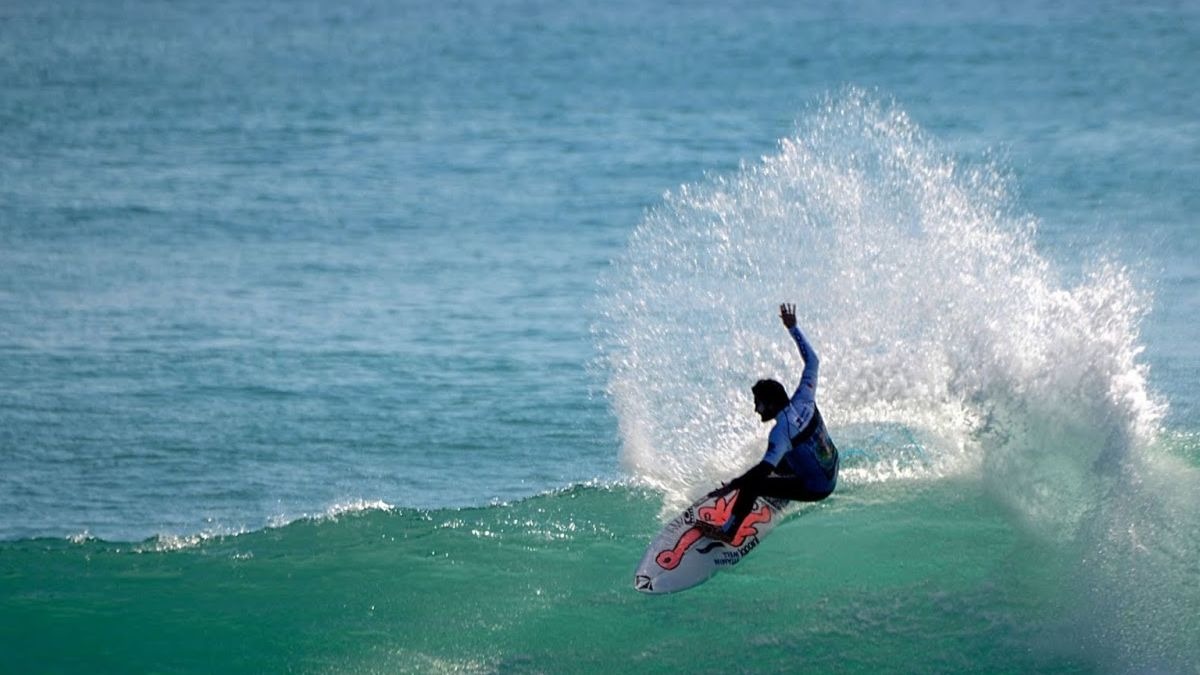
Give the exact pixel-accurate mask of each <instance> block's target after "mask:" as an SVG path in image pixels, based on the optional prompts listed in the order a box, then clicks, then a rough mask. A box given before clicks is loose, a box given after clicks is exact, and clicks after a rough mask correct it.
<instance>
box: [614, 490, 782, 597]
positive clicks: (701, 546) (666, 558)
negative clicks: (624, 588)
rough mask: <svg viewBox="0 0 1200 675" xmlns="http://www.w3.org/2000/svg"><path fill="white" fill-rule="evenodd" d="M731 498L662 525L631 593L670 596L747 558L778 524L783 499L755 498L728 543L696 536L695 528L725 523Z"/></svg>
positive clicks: (707, 500) (703, 504)
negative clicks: (700, 523)
mask: <svg viewBox="0 0 1200 675" xmlns="http://www.w3.org/2000/svg"><path fill="white" fill-rule="evenodd" d="M736 498H737V492H736V491H734V492H731V493H729V494H728V495H725V496H723V497H704V498H703V499H701V500H699V501H697V502H696V503H695V504H692V505H691V506H689V507H688V508H687V509H686V510H685V511H684V512H683V513H681V514H680V515H678V516H676V517H675V518H674V519H672V520H671V521H670V522H669V523H667V524H666V526H664V527H663V529H662V532H659V534H658V536H657V537H655V538H654V540H653V541H652V542H650V546H649V547H648V548H647V549H646V554H645V555H644V556H642V561H641V563H639V564H638V567H637V571H636V572H634V576H633V587H634V588H636V589H637V590H639V591H641V592H642V593H653V594H659V593H674V592H676V591H682V590H685V589H688V588H692V587H693V586H698V585H700V584H702V583H704V582H705V581H708V580H709V578H711V577H712V575H714V574H716V573H717V572H720V571H721V570H723V569H727V568H730V567H733V566H734V565H737V564H738V563H739V562H741V561H742V559H744V558H745V557H746V556H747V555H749V554H750V552H751V551H753V550H754V549H755V547H757V546H758V542H760V541H762V538H763V537H765V536H767V533H768V532H770V531H771V530H772V529H773V528H774V527H775V524H776V523H778V522H779V521H780V520H781V519H782V517H783V508H784V507H785V506H787V504H788V500H786V499H774V498H770V497H759V498H758V499H756V500H755V501H754V510H752V511H751V512H750V515H748V516H746V519H745V520H744V521H742V524H741V526H740V527H739V528H738V531H737V534H736V535H735V536H734V537H733V539H732V540H731V541H730V542H729V543H726V542H723V541H719V540H716V539H712V538H710V537H706V536H704V535H703V534H701V533H700V530H699V529H698V528H697V527H696V523H698V522H700V521H705V522H709V523H713V524H718V525H719V524H721V523H723V522H725V520H726V519H727V518H728V517H729V513H730V511H732V510H733V501H734V499H736Z"/></svg>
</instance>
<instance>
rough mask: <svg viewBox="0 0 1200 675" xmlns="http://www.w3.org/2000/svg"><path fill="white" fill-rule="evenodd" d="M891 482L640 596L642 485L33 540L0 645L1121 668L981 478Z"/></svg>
mask: <svg viewBox="0 0 1200 675" xmlns="http://www.w3.org/2000/svg"><path fill="white" fill-rule="evenodd" d="M889 492H892V493H894V494H889V495H887V496H885V497H881V495H878V494H873V495H872V496H871V497H870V499H871V500H872V502H875V503H867V502H866V501H865V499H864V497H863V496H862V495H858V494H851V495H849V496H846V497H844V498H842V499H838V500H833V501H831V502H830V503H829V504H828V505H826V506H822V507H819V508H816V509H812V510H810V511H805V512H804V513H803V514H801V515H798V516H793V517H792V518H791V519H790V520H789V521H787V522H786V523H785V524H784V525H782V526H781V527H780V528H779V529H778V530H777V531H776V532H775V533H774V534H773V535H772V536H771V538H770V539H768V540H767V541H766V543H764V544H763V545H762V546H761V547H760V549H759V550H758V551H756V552H755V554H754V555H753V556H751V557H749V558H748V559H747V560H746V561H745V562H744V563H743V564H742V565H741V566H739V567H738V568H737V570H736V571H735V572H732V573H726V574H722V575H719V576H718V577H716V578H715V579H714V580H713V581H711V582H710V583H709V584H708V585H706V586H704V587H702V589H701V590H698V591H695V592H691V593H681V594H677V595H673V596H666V597H650V596H643V595H641V594H637V593H634V592H633V591H632V587H631V583H632V572H633V563H636V560H637V559H638V557H639V556H640V553H641V550H642V549H643V547H644V546H645V543H646V541H647V540H648V538H649V537H650V536H651V535H652V534H653V533H654V532H655V531H656V528H657V519H656V510H657V500H656V499H655V498H654V497H653V496H652V495H646V494H644V493H641V492H638V491H630V490H628V489H625V488H574V489H571V490H567V491H565V492H561V493H557V494H554V495H548V496H542V497H536V498H532V499H529V500H526V501H523V502H520V503H517V504H513V505H510V506H503V507H491V508H482V509H465V510H439V511H398V512H387V513H382V512H367V513H357V514H353V515H346V516H343V517H341V518H338V519H337V520H336V521H332V520H326V521H303V522H296V523H292V524H290V525H287V526H285V527H282V528H279V529H277V530H267V531H261V532H255V533H251V534H246V535H241V536H237V537H221V538H216V539H213V540H209V541H206V542H203V543H200V544H198V545H196V546H192V547H188V548H185V549H182V550H175V551H164V552H158V551H155V550H154V548H155V546H156V544H155V542H145V543H143V544H138V545H113V544H106V543H102V542H82V543H75V544H73V543H69V542H62V541H57V540H34V541H28V542H24V543H22V544H19V545H6V546H5V548H4V556H3V575H2V577H0V593H2V597H3V602H4V605H5V610H6V611H5V613H4V617H3V619H2V620H0V635H2V636H3V638H4V640H5V641H6V642H7V643H9V644H13V645H21V649H20V650H19V651H18V652H17V653H16V654H10V657H9V660H8V662H7V665H6V667H8V668H11V669H12V671H13V672H62V671H73V670H125V669H128V668H130V667H132V668H134V669H143V668H144V669H146V670H151V671H157V672H172V671H204V670H207V669H209V668H210V667H211V666H212V665H215V664H220V669H221V670H227V671H231V672H262V671H274V672H278V671H283V670H302V671H306V672H394V671H400V672H439V671H455V670H465V671H468V672H474V671H483V672H494V671H499V672H507V671H518V672H520V671H526V670H533V671H539V672H563V671H572V672H574V671H589V672H602V671H609V670H633V671H641V672H653V671H661V670H663V669H667V670H682V671H694V672H720V671H727V670H728V669H730V668H733V669H735V670H802V671H813V672H816V671H829V670H837V671H842V672H864V673H865V672H878V671H879V670H893V669H897V668H898V669H901V670H942V671H945V670H970V669H974V668H976V667H978V666H979V665H980V664H986V665H987V669H988V670H990V671H996V672H1029V671H1039V672H1081V671H1084V672H1088V671H1095V670H1102V669H1104V666H1105V664H1106V661H1105V660H1103V658H1102V657H1101V655H1099V654H1089V653H1081V652H1080V651H1079V650H1078V649H1077V647H1076V646H1075V645H1074V644H1073V637H1074V636H1073V635H1072V634H1071V632H1070V631H1071V629H1070V628H1069V627H1068V626H1065V625H1063V617H1064V612H1071V611H1079V610H1081V609H1082V608H1080V607H1071V606H1065V607H1064V606H1063V605H1064V603H1067V604H1069V602H1070V600H1069V599H1064V598H1063V597H1061V596H1060V595H1058V594H1057V593H1047V592H1046V591H1047V590H1049V588H1050V587H1053V586H1054V585H1055V584H1056V583H1057V579H1059V578H1060V575H1061V573H1062V572H1063V569H1062V567H1063V566H1064V565H1065V564H1066V561H1064V560H1062V559H1059V558H1057V556H1056V553H1055V550H1054V547H1053V546H1051V545H1048V544H1047V543H1046V542H1040V541H1037V540H1036V539H1033V538H1031V537H1030V536H1028V535H1027V534H1025V533H1022V532H1021V531H1020V530H1019V529H1017V528H1014V527H1013V526H1012V525H1011V524H1010V523H1009V522H1008V521H1007V519H1006V518H1005V517H1004V514H1003V513H1002V512H1001V508H1000V507H999V506H998V505H997V504H996V503H995V502H993V501H991V500H989V499H987V498H986V496H985V495H983V494H982V492H981V489H980V486H979V485H978V484H972V483H969V482H950V483H944V484H936V485H925V486H913V487H910V488H908V489H905V490H893V491H889ZM881 500H882V501H885V503H883V504H881V503H878V502H879V501H881ZM931 551H936V555H930V554H929V552H931ZM798 577H802V578H803V581H801V580H800V579H799V578H798ZM1180 628H1182V627H1180ZM1187 639H1194V635H1192V636H1191V638H1187ZM63 644H71V645H72V648H71V649H69V650H64V649H62V645H63ZM1192 646H1193V647H1194V646H1195V645H1194V643H1193V644H1192ZM901 658H902V659H903V661H904V662H903V663H901V662H900V661H899V660H898V659H901Z"/></svg>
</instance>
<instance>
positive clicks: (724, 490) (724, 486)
mask: <svg viewBox="0 0 1200 675" xmlns="http://www.w3.org/2000/svg"><path fill="white" fill-rule="evenodd" d="M730 492H733V485H730V484H729V483H721V487H719V488H717V489H716V490H713V491H712V492H710V493H708V496H709V497H724V496H725V495H727V494H729V493H730Z"/></svg>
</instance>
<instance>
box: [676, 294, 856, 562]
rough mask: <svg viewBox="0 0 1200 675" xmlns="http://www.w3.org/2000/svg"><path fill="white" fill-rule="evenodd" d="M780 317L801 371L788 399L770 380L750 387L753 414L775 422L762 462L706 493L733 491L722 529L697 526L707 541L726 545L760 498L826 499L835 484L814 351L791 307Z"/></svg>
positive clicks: (834, 458) (833, 451) (718, 494)
mask: <svg viewBox="0 0 1200 675" xmlns="http://www.w3.org/2000/svg"><path fill="white" fill-rule="evenodd" d="M779 318H780V319H782V320H783V325H784V326H785V327H787V330H788V333H790V334H791V336H792V339H793V340H795V341H796V346H797V347H799V349H800V358H802V359H804V372H803V373H802V374H801V375H800V386H799V387H797V388H796V392H795V393H794V394H792V396H791V398H789V397H788V395H787V390H786V389H784V388H783V385H782V384H780V383H779V382H776V381H775V380H770V379H767V380H759V381H758V382H756V383H755V384H754V386H753V387H751V391H752V392H753V393H754V411H755V412H756V413H758V415H759V416H760V417H761V418H762V421H763V422H764V423H765V422H771V421H774V422H775V426H774V427H773V428H772V429H771V433H770V435H769V436H768V437H767V452H766V454H765V455H763V458H762V461H761V462H759V463H758V464H757V465H755V466H754V467H753V468H751V469H750V470H749V471H747V472H746V473H744V474H742V475H741V476H738V477H737V478H734V479H733V480H731V481H729V482H728V483H726V484H724V485H722V486H721V487H719V488H717V489H716V490H713V491H712V492H710V493H709V496H710V497H723V496H725V495H727V494H729V493H730V492H733V491H734V490H737V491H738V495H737V499H736V500H734V504H733V510H732V513H731V515H730V516H729V518H728V519H727V520H726V521H725V523H724V524H722V525H716V524H713V523H707V522H700V523H698V524H697V527H698V528H700V530H701V531H702V532H703V533H704V534H705V535H706V536H709V537H712V538H714V539H720V540H722V541H726V542H728V541H730V540H731V539H733V538H734V536H735V535H736V533H737V531H738V527H740V526H741V524H742V520H743V519H744V518H745V517H746V516H747V515H748V514H749V513H750V511H751V510H752V509H753V508H754V500H755V499H757V498H759V497H778V498H782V499H791V500H795V501H803V502H816V501H820V500H822V499H825V498H826V497H828V496H829V495H830V493H832V492H833V488H834V487H835V486H836V485H837V471H838V453H837V448H836V447H834V445H833V441H831V440H830V439H829V434H828V433H827V432H826V431H825V422H824V420H822V419H821V411H820V410H818V409H817V400H816V396H817V368H818V366H819V364H820V361H819V359H817V353H816V352H815V351H813V348H812V345H811V344H809V342H808V339H807V338H805V337H804V333H803V332H801V330H800V329H799V328H798V327H797V326H796V306H795V305H788V304H786V303H785V304H782V305H780V306H779Z"/></svg>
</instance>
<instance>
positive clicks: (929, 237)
mask: <svg viewBox="0 0 1200 675" xmlns="http://www.w3.org/2000/svg"><path fill="white" fill-rule="evenodd" d="M1037 224H1038V223H1037V220H1036V219H1035V218H1034V217H1032V216H1030V215H1028V214H1025V213H1022V212H1021V210H1020V208H1019V206H1018V204H1017V203H1016V200H1015V198H1014V197H1013V193H1012V190H1011V189H1010V186H1009V180H1008V179H1007V177H1006V176H1005V174H1004V172H1003V170H1002V168H1001V167H998V166H997V165H995V164H994V163H991V162H987V161H980V162H963V161H960V160H956V159H955V158H953V157H951V156H950V154H949V153H948V152H947V151H946V150H944V149H943V148H942V147H940V146H939V144H938V143H937V142H936V141H935V140H934V139H932V138H930V137H929V136H928V135H927V134H925V133H924V132H923V131H922V130H921V129H920V128H919V127H918V126H917V125H916V124H915V123H914V122H913V121H912V120H911V119H910V118H909V117H908V116H907V115H906V113H905V112H904V111H903V110H901V109H900V108H899V107H897V106H895V105H893V104H890V103H887V102H883V101H880V100H877V99H875V98H874V97H872V96H871V95H869V94H866V93H864V92H862V91H859V90H848V91H846V92H844V93H843V94H841V95H839V96H837V97H834V98H830V99H828V100H826V101H825V102H824V103H823V104H822V105H820V106H819V107H817V108H815V109H814V110H813V111H811V113H810V114H808V115H807V116H805V117H804V118H803V119H802V120H801V121H800V122H799V123H798V125H797V129H796V132H795V134H794V135H792V136H790V137H788V138H785V139H783V140H782V141H780V143H779V147H778V152H777V153H776V154H774V155H771V156H767V157H763V158H762V159H761V160H760V161H759V162H757V163H754V164H747V165H743V166H742V168H741V170H740V171H738V172H737V173H736V174H734V175H731V176H719V177H711V178H709V179H708V180H706V181H705V182H704V183H702V184H699V185H687V186H684V187H682V188H680V189H679V190H677V191H676V192H674V193H672V194H669V195H667V196H666V198H665V201H664V203H663V204H662V205H661V206H660V207H658V208H656V209H654V210H652V211H651V212H649V213H648V215H647V216H646V217H645V219H644V220H643V222H642V223H641V224H640V225H639V227H638V228H637V229H636V231H635V232H634V234H633V236H632V237H631V240H630V244H629V247H628V250H627V251H626V252H625V253H624V254H623V256H622V257H621V258H620V259H618V260H617V261H616V262H615V265H614V269H613V272H612V273H611V274H610V276H609V277H608V278H606V279H605V280H604V292H603V296H604V299H603V311H604V316H605V322H604V323H603V324H602V325H601V326H600V333H601V338H602V342H603V344H604V358H605V359H606V361H607V366H608V368H609V369H610V371H611V374H612V375H611V379H610V383H609V393H610V395H611V398H612V400H613V401H614V406H615V409H616V411H617V414H618V417H619V423H620V428H621V433H622V437H623V441H624V444H623V451H622V462H623V464H624V466H625V468H626V469H627V470H628V471H629V472H630V473H631V474H632V475H634V476H635V477H637V478H638V479H639V480H641V481H642V482H644V483H645V484H647V485H650V486H653V487H655V488H657V489H660V490H662V491H664V492H665V493H666V494H667V496H668V499H667V507H666V508H665V511H670V510H673V509H674V508H676V507H677V506H678V505H679V504H681V503H682V502H684V501H686V500H687V499H688V498H689V497H691V496H694V495H695V494H696V493H698V492H701V491H703V490H704V489H707V488H708V487H710V486H711V485H713V484H714V483H716V481H718V480H721V479H725V478H727V477H729V476H731V475H733V474H735V473H737V472H740V471H741V470H743V469H744V468H745V467H747V466H749V465H750V464H752V463H753V462H754V461H756V460H757V459H758V457H759V456H760V455H761V452H762V450H763V443H764V442H765V436H766V433H765V429H763V428H762V427H761V426H760V424H759V422H758V420H757V419H756V417H755V416H754V415H753V414H752V407H753V405H752V399H751V395H750V385H751V384H752V383H753V382H754V381H755V380H757V379H758V378H760V377H774V378H776V379H780V380H781V381H783V382H785V383H788V382H794V381H796V380H797V379H798V377H799V373H800V369H801V361H800V359H799V356H798V355H797V354H796V353H795V349H794V347H793V345H792V343H791V340H790V339H788V337H787V335H786V333H785V332H784V330H783V329H782V328H781V327H780V325H779V321H778V319H777V318H776V317H775V316H774V312H775V309H774V308H775V307H776V306H777V304H778V303H779V302H782V301H794V302H796V303H797V306H798V315H799V317H800V321H801V324H802V326H803V327H804V329H805V330H806V332H807V333H808V335H809V336H810V338H811V339H812V341H813V343H814V346H815V348H816V349H817V351H818V353H819V354H820V356H821V359H822V361H821V364H822V373H821V381H820V385H819V389H818V401H819V402H820V404H821V405H822V412H823V413H824V415H825V418H826V421H827V423H828V424H829V425H830V427H831V429H832V430H833V432H834V436H835V439H836V440H837V441H838V442H839V445H840V446H841V447H843V448H845V449H847V450H849V452H847V453H846V455H847V460H846V464H845V469H844V471H843V474H842V475H843V482H842V485H843V487H842V490H843V491H850V492H856V491H860V490H862V491H867V490H868V487H867V486H868V485H870V484H875V483H882V482H889V481H895V480H902V481H903V480H914V479H920V480H931V479H938V478H948V477H953V476H961V477H967V478H970V479H973V480H974V479H978V480H979V481H980V482H981V483H982V485H984V486H985V487H986V489H987V490H988V491H989V493H990V495H991V496H992V497H994V498H996V499H997V501H999V502H1000V503H1003V504H1005V505H1006V508H1007V509H1008V510H1009V512H1010V513H1011V514H1012V517H1013V518H1014V520H1015V521H1016V522H1019V523H1020V524H1021V526H1022V527H1025V528H1027V529H1028V530H1029V531H1030V532H1032V533H1034V534H1035V535H1036V536H1038V537H1040V538H1042V539H1044V540H1045V541H1047V542H1062V543H1060V544H1056V545H1055V546H1056V548H1055V551H1056V555H1058V556H1065V557H1068V558H1073V559H1074V560H1075V561H1076V568H1075V569H1072V571H1071V573H1070V576H1071V577H1072V579H1073V580H1074V581H1073V582H1072V585H1073V586H1075V588H1074V592H1075V593H1077V595H1078V597H1077V598H1076V599H1075V602H1077V606H1078V607H1079V608H1080V609H1079V615H1080V617H1083V616H1088V617H1095V616H1099V617H1100V618H1099V619H1098V621H1099V624H1095V623H1094V621H1093V619H1092V618H1087V619H1082V618H1081V619H1080V622H1081V623H1086V624H1089V625H1088V627H1087V628H1085V629H1083V633H1085V634H1086V635H1087V636H1088V637H1089V639H1091V640H1092V641H1093V644H1094V645H1095V646H1096V648H1097V649H1100V648H1102V647H1103V648H1104V649H1105V650H1108V649H1112V650H1115V652H1116V653H1117V654H1118V655H1119V656H1121V657H1122V658H1128V659H1130V662H1131V663H1144V662H1146V661H1147V660H1150V661H1153V659H1154V658H1158V657H1163V655H1164V654H1169V653H1172V652H1171V650H1170V649H1167V650H1162V649H1158V650H1155V649H1154V648H1153V647H1147V642H1148V638H1149V637H1150V636H1152V635H1154V634H1155V630H1156V629H1153V628H1151V626H1152V625H1154V624H1155V623H1157V622H1154V621H1150V619H1149V617H1150V616H1159V618H1168V617H1169V618H1173V619H1175V621H1174V622H1173V623H1172V625H1181V622H1182V625H1186V623H1187V619H1186V617H1187V616H1188V615H1189V612H1190V611H1191V610H1190V609H1189V608H1191V609H1194V608H1195V607H1196V606H1197V605H1196V597H1195V596H1196V593H1195V592H1194V590H1193V591H1189V592H1188V593H1185V594H1183V595H1184V596H1186V597H1180V594H1179V593H1177V592H1176V591H1175V590H1173V589H1175V588H1177V587H1178V585H1179V584H1185V585H1186V584H1187V583H1188V582H1187V579H1188V574H1189V573H1191V571H1192V569H1193V567H1194V566H1192V565H1191V564H1185V563H1183V562H1182V561H1181V560H1180V559H1179V555H1180V553H1181V551H1182V550H1183V549H1185V548H1187V547H1188V546H1191V547H1193V548H1194V545H1195V542H1197V541H1200V537H1198V536H1197V534H1198V533H1197V526H1196V525H1195V523H1196V522H1197V520H1198V519H1197V517H1196V516H1197V515H1198V514H1200V508H1197V502H1196V499H1195V498H1194V497H1191V496H1189V494H1190V493H1189V490H1188V489H1186V487H1185V486H1186V483H1185V482H1183V481H1184V480H1185V479H1183V478H1180V475H1184V476H1191V479H1192V480H1194V478H1195V471H1194V469H1189V468H1186V466H1177V464H1178V462H1176V461H1175V460H1167V459H1164V458H1163V457H1161V455H1160V454H1158V453H1153V452H1149V451H1148V450H1147V448H1150V447H1152V446H1155V445H1156V444H1157V443H1158V441H1159V438H1160V435H1161V420H1162V419H1163V415H1164V412H1165V403H1164V402H1163V401H1161V400H1160V399H1159V398H1158V397H1157V396H1156V395H1155V394H1154V393H1153V392H1152V391H1151V389H1150V388H1149V386H1148V383H1147V369H1146V366H1145V365H1144V364H1143V363H1142V362H1141V361H1140V360H1139V354H1140V352H1141V350H1142V347H1141V344H1140V342H1139V332H1138V331H1139V324H1140V322H1141V320H1142V318H1143V317H1144V315H1145V314H1146V312H1147V310H1148V307H1149V298H1148V296H1147V295H1146V294H1145V293H1143V292H1141V291H1139V290H1138V288H1136V287H1135V284H1134V283H1133V279H1132V277H1131V275H1130V273H1129V272H1128V271H1127V270H1125V269H1123V268H1121V267H1119V266H1117V265H1115V264H1112V263H1109V262H1106V261H1103V260H1101V261H1097V262H1096V263H1095V264H1093V265H1092V266H1091V267H1090V269H1087V270H1085V271H1084V274H1082V275H1081V278H1080V280H1078V281H1077V282H1076V283H1067V282H1066V281H1065V280H1064V278H1063V277H1064V275H1063V274H1062V273H1061V272H1059V271H1058V270H1056V268H1055V266H1054V264H1053V263H1052V261H1050V260H1048V259H1047V258H1045V257H1043V256H1042V255H1041V254H1039V252H1038V251H1037V249H1036V247H1035V243H1036V233H1037ZM1168 465H1169V466H1168ZM1179 472H1182V474H1180V473H1179ZM1172 476H1174V477H1172ZM1152 483H1153V485H1151V484H1152ZM1181 516H1187V518H1181ZM1147 538H1150V539H1151V540H1150V541H1149V542H1148V540H1147ZM1193 579H1194V577H1193ZM1133 580H1136V583H1131V581H1133ZM1191 585H1192V586H1194V584H1191ZM1114 586H1115V587H1118V588H1123V589H1124V590H1122V591H1120V592H1118V593H1114V592H1113V591H1112V589H1113V587H1114ZM1101 589H1102V590H1101ZM1084 607H1086V608H1087V609H1083V608H1084ZM1098 608H1099V609H1101V610H1102V611H1101V612H1099V613H1098V614H1097V613H1096V612H1095V611H1094V610H1095V609H1098ZM1130 610H1134V614H1133V615H1132V617H1131V616H1129V615H1128V614H1127V612H1129V611H1130ZM1134 626H1136V628H1134ZM1179 634H1182V633H1179ZM1159 642H1161V641H1159ZM1168 642H1170V640H1168ZM1113 645H1117V646H1115V647H1113ZM1147 650H1149V651H1150V652H1152V653H1148V652H1147ZM1164 658H1165V657H1164Z"/></svg>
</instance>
